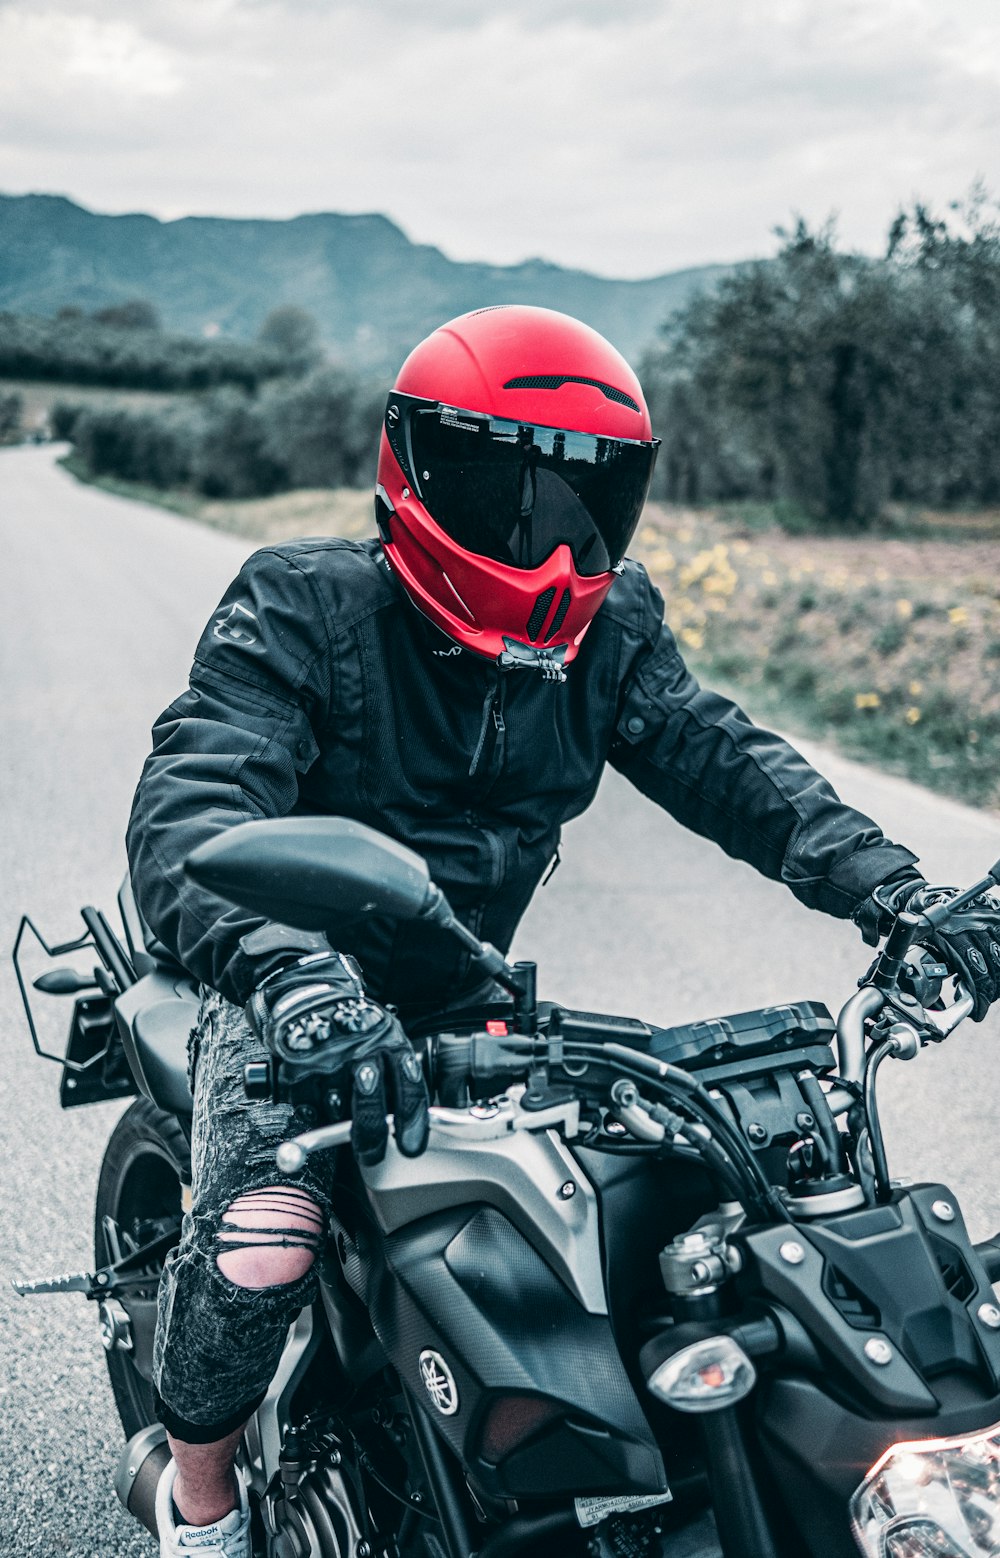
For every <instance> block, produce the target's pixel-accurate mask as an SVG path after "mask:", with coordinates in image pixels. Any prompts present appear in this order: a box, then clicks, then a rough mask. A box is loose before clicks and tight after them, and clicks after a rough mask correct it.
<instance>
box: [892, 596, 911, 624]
mask: <svg viewBox="0 0 1000 1558" xmlns="http://www.w3.org/2000/svg"><path fill="white" fill-rule="evenodd" d="M896 615H897V617H902V619H903V621H904V622H909V620H910V618H911V617H912V616H913V602H912V601H911V600H898V601H897V602H896Z"/></svg>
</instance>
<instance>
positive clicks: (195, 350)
mask: <svg viewBox="0 0 1000 1558" xmlns="http://www.w3.org/2000/svg"><path fill="white" fill-rule="evenodd" d="M317 335H318V332H317V330H316V326H315V323H314V322H313V321H312V320H311V318H310V316H309V315H308V314H305V313H304V312H303V311H302V310H300V309H297V308H294V307H292V306H287V307H282V308H278V309H275V310H274V311H273V312H272V313H271V314H270V315H269V316H268V318H267V319H266V320H265V321H264V323H263V325H262V326H261V329H260V332H259V334H258V336H257V339H256V340H255V341H233V340H226V339H223V338H221V337H215V338H214V339H199V338H198V337H194V336H184V335H173V334H170V333H168V332H167V331H165V330H163V329H162V328H161V325H160V321H159V317H158V315H157V313H156V310H155V309H154V308H153V306H152V304H151V303H149V302H147V301H146V300H145V299H133V300H129V301H127V302H124V303H119V304H114V305H111V306H109V307H107V308H102V309H98V310H96V312H94V313H92V314H87V313H84V311H83V310H82V309H79V308H63V309H60V311H59V312H58V314H56V315H55V317H54V318H50V319H47V318H40V317H36V316H34V315H29V314H12V313H2V312H0V375H2V376H3V377H5V378H12V379H43V380H49V381H55V382H57V383H64V384H87V385H94V384H98V385H106V386H109V387H111V388H118V389H146V390H188V391H190V390H205V389H212V388H214V387H217V386H218V385H221V384H231V385H237V386H239V387H240V388H241V389H244V390H255V389H256V388H257V387H258V386H259V385H261V384H262V383H264V382H265V381H267V380H268V379H274V378H278V377H281V376H284V375H288V374H293V375H295V374H301V373H304V372H306V371H308V369H309V368H310V367H312V366H314V365H315V363H316V362H317V360H318V358H319V355H320V354H319V350H318V345H317V339H316V338H317Z"/></svg>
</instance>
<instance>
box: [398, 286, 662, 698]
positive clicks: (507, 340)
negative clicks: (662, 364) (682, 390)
mask: <svg viewBox="0 0 1000 1558" xmlns="http://www.w3.org/2000/svg"><path fill="white" fill-rule="evenodd" d="M657 447H658V441H657V440H655V439H653V438H652V437H651V436H650V424H649V412H648V411H647V409H646V402H645V400H644V399H643V394H642V390H641V388H640V386H639V381H638V379H637V378H636V376H635V374H634V373H633V372H632V370H631V368H630V367H629V366H628V363H627V362H626V361H625V359H624V358H623V357H622V356H621V355H620V353H619V352H617V351H616V350H615V348H614V347H613V346H612V345H611V344H610V343H609V342H608V341H606V340H605V339H604V337H603V336H600V335H598V334H597V332H596V330H591V328H590V327H589V325H584V324H581V323H580V322H579V320H576V319H570V318H569V316H568V315H566V314H557V313H555V312H554V311H553V310H552V309H548V308H527V307H522V306H521V305H511V306H509V307H499V308H483V309H479V310H477V311H476V312H475V313H471V314H463V315H462V316H461V318H459V319H453V320H452V321H451V322H450V323H449V324H446V325H442V326H441V327H440V329H438V330H435V331H434V333H433V335H429V336H428V337H427V339H426V340H425V341H422V342H421V343H420V345H419V346H417V347H415V348H414V350H413V351H412V352H411V353H410V355H409V357H408V358H407V359H406V361H405V363H404V364H403V366H402V368H401V369H400V372H399V377H398V378H397V380H396V385H395V388H394V389H393V391H392V392H391V394H390V395H389V400H388V403H387V405H386V412H385V422H384V425H383V428H382V441H381V446H380V449H379V462H378V486H377V488H376V494H375V513H376V518H377V520H378V527H379V533H380V535H381V537H382V542H383V546H384V549H385V555H386V557H387V559H388V561H389V564H390V566H391V568H392V569H393V571H394V572H395V574H396V575H397V577H398V578H399V581H400V583H401V584H402V586H403V588H404V589H405V590H406V592H407V594H408V595H409V597H410V599H411V600H412V601H413V603H414V605H415V606H417V607H418V609H419V610H420V611H422V612H423V613H424V615H425V616H426V617H429V618H430V620H431V621H432V622H434V623H436V625H437V626H438V627H439V628H441V629H442V630H443V631H444V632H445V633H447V634H448V636H449V637H450V638H452V639H454V640H455V641H456V642H457V643H459V644H461V645H462V646H463V647H464V648H466V649H471V650H474V651H475V652H476V653H477V654H480V655H486V656H488V657H489V658H490V659H496V660H499V661H500V663H501V664H506V665H513V664H521V665H535V666H538V667H539V668H540V669H542V670H544V671H545V672H546V673H547V674H548V675H550V676H554V677H556V678H559V679H561V675H562V672H561V667H562V666H563V665H564V664H567V663H568V662H569V661H570V660H572V659H573V657H574V656H575V655H576V653H577V650H578V649H579V647H580V642H581V640H582V639H583V636H584V634H585V633H586V631H587V628H588V627H589V626H590V623H591V620H592V619H593V616H594V614H595V612H596V611H597V609H598V607H599V606H600V604H601V602H602V601H603V600H604V597H605V595H606V594H607V593H608V590H609V589H610V588H611V584H612V582H613V580H614V577H615V574H616V572H620V564H621V559H622V556H623V554H624V552H625V548H626V546H627V545H628V543H629V541H630V539H631V537H632V534H633V532H634V530H635V527H636V525H637V524H638V521H639V515H640V513H641V512H642V507H643V504H644V503H645V501H646V494H647V492H648V490H649V483H650V478H651V477H652V474H653V464H654V461H655V459H656V450H657Z"/></svg>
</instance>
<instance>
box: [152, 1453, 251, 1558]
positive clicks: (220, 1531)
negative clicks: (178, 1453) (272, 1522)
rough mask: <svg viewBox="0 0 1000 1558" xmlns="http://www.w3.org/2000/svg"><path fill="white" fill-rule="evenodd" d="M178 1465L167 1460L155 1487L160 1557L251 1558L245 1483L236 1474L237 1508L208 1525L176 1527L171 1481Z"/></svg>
mask: <svg viewBox="0 0 1000 1558" xmlns="http://www.w3.org/2000/svg"><path fill="white" fill-rule="evenodd" d="M176 1476H177V1464H176V1462H175V1461H174V1460H169V1461H168V1462H167V1464H166V1466H165V1467H164V1468H163V1471H162V1473H161V1474H160V1480H159V1482H158V1483H157V1485H156V1529H157V1532H158V1533H159V1538H160V1558H187V1555H188V1554H190V1553H197V1554H198V1555H199V1558H253V1548H252V1546H251V1543H250V1501H249V1499H248V1498H247V1490H246V1484H245V1483H244V1481H243V1478H242V1476H241V1475H240V1472H239V1469H238V1468H237V1471H236V1481H237V1483H238V1484H239V1490H240V1507H239V1509H234V1510H233V1511H232V1512H231V1513H230V1514H228V1515H223V1517H222V1519H221V1520H214V1521H213V1522H212V1524H211V1525H210V1526H185V1525H177V1524H176V1522H175V1520H174V1499H173V1493H174V1479H175V1477H176Z"/></svg>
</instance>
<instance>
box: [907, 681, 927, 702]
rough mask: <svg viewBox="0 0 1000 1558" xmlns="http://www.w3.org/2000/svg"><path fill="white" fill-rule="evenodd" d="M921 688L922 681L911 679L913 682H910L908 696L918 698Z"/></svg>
mask: <svg viewBox="0 0 1000 1558" xmlns="http://www.w3.org/2000/svg"><path fill="white" fill-rule="evenodd" d="M923 690H924V684H923V682H916V681H913V682H911V683H910V697H911V698H919V697H920V694H921V693H922V692H923Z"/></svg>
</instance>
